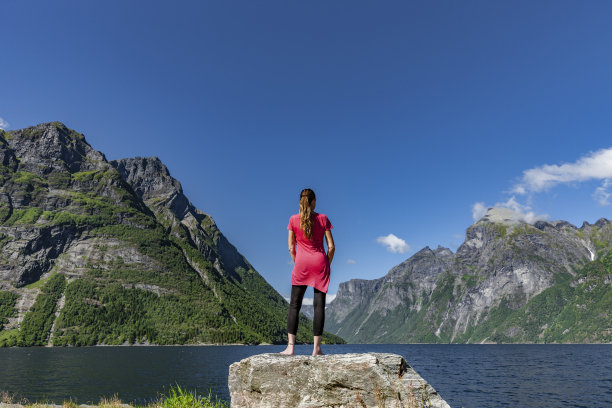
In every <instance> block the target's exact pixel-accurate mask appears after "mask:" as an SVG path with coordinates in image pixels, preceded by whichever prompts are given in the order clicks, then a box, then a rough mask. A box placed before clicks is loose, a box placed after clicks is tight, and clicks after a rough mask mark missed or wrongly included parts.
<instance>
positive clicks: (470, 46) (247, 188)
mask: <svg viewBox="0 0 612 408" xmlns="http://www.w3.org/2000/svg"><path fill="white" fill-rule="evenodd" d="M611 15H612V3H610V2H607V1H589V2H577V1H537V2H533V1H512V2H510V1H507V2H501V1H495V2H491V1H462V2H457V1H428V2H416V1H398V2H394V1H388V2H387V1H383V2H373V1H370V2H364V1H310V2H304V1H257V2H254V1H172V2H170V1H167V2H160V1H150V0H149V1H136V0H134V1H112V0H105V1H80V0H74V1H49V0H44V1H28V0H6V1H3V2H2V3H0V16H1V18H2V24H0V45H1V46H0V60H1V61H2V62H1V63H0V118H1V120H0V127H3V128H6V129H19V128H23V127H26V126H32V125H35V124H38V123H41V122H48V121H55V120H58V121H61V122H63V123H65V124H66V125H67V126H68V127H70V128H73V129H75V130H77V131H79V132H82V133H84V134H85V136H86V138H87V140H88V141H89V143H90V144H91V145H92V146H93V147H94V148H95V149H98V150H100V151H102V152H104V153H105V154H106V157H107V158H108V159H118V158H123V157H133V156H158V157H159V158H160V159H161V160H162V161H163V162H164V163H165V164H166V165H167V166H168V168H169V169H170V172H171V174H172V175H173V176H174V177H176V178H177V179H179V180H180V181H181V183H182V185H183V189H184V191H185V193H186V194H187V196H188V197H189V198H190V199H191V201H192V202H193V203H194V204H195V205H196V206H197V207H199V208H200V209H202V210H204V211H206V212H208V213H210V214H211V215H212V216H213V218H214V219H215V220H216V222H217V224H218V225H219V227H220V228H221V230H222V231H223V232H224V233H225V235H226V236H227V237H228V238H229V239H230V241H231V242H232V243H234V244H235V245H236V246H237V247H238V249H239V250H240V251H241V252H242V253H243V254H244V255H245V256H246V257H247V258H248V259H249V261H250V262H251V263H252V264H253V265H254V266H255V268H256V269H257V270H258V271H259V272H260V273H261V274H262V275H263V276H264V277H265V278H266V280H268V282H270V283H271V284H272V285H273V286H274V287H275V288H276V289H277V290H278V291H279V292H281V293H284V294H287V293H289V291H290V274H291V266H290V265H289V264H288V261H289V259H290V258H289V254H288V252H287V249H286V248H287V243H286V240H287V231H286V225H287V222H288V219H289V216H290V215H291V214H293V213H295V212H297V210H298V194H299V192H300V190H301V189H302V188H304V187H311V188H313V189H314V190H315V191H316V193H317V196H318V200H317V205H318V208H317V210H318V211H320V212H322V213H325V214H327V215H328V217H329V218H330V220H331V221H332V223H333V224H334V227H335V228H334V230H333V232H334V237H335V240H336V247H337V249H336V258H335V260H334V263H333V265H332V279H331V283H330V290H329V293H330V294H334V293H335V292H336V290H337V286H338V284H339V283H340V282H343V281H347V280H349V279H352V278H365V279H372V278H377V277H380V276H383V275H384V274H385V273H386V272H387V271H388V270H389V269H390V268H391V267H393V266H394V265H396V264H398V263H400V262H402V261H403V260H405V259H406V258H408V257H409V256H411V255H412V254H414V252H416V251H418V250H419V249H421V248H422V247H424V246H426V245H429V246H430V247H436V246H437V245H438V244H440V245H443V246H447V247H450V248H451V249H453V250H455V249H456V248H457V246H458V245H459V244H461V242H463V238H464V233H465V229H466V228H467V227H468V226H469V225H470V224H471V223H472V222H474V217H476V218H477V217H478V216H479V215H480V214H481V213H482V209H483V208H486V207H489V206H493V205H506V206H510V207H512V208H514V209H515V210H516V211H517V214H518V216H521V217H524V218H525V219H528V220H533V219H537V218H545V219H550V220H555V219H564V220H567V221H570V222H572V223H573V224H576V225H578V226H580V225H581V224H582V222H583V221H585V220H586V221H588V222H591V223H592V222H595V221H596V220H597V219H598V218H601V217H606V218H610V206H609V205H608V204H607V202H608V196H607V194H609V193H608V187H610V191H612V185H610V184H611V183H610V182H609V181H608V180H612V168H610V167H611V165H610V163H611V162H612V155H611V154H610V149H611V148H612V138H611V137H610V136H611V130H612V121H611V120H610V118H612V115H611V114H612V98H610V95H612V81H611V78H612V76H611V73H612V47H611V46H610V44H612V25H611V24H610V17H611ZM389 234H393V235H394V236H396V237H398V238H399V240H396V239H389ZM381 237H387V239H386V240H383V239H380V238H381ZM400 240H403V242H405V245H404V244H403V243H402V241H400ZM385 242H387V243H388V244H393V245H394V246H392V247H391V246H389V245H385V244H384V243H385ZM390 249H395V250H396V252H391V251H390ZM401 251H403V252H401Z"/></svg>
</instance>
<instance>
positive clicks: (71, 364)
mask: <svg viewBox="0 0 612 408" xmlns="http://www.w3.org/2000/svg"><path fill="white" fill-rule="evenodd" d="M282 349H283V347H282V346H168V347H155V346H150V347H148V346H134V347H81V348H5V349H0V391H8V392H9V393H11V394H14V393H16V394H17V395H18V396H19V397H25V398H27V399H29V400H30V401H49V402H62V401H64V400H68V399H70V398H72V400H73V401H75V400H76V401H78V402H79V403H87V402H94V403H95V402H98V401H99V399H100V397H102V396H107V397H109V396H112V395H114V394H117V395H118V396H119V398H120V399H121V400H123V401H124V402H131V403H144V402H147V401H150V400H153V399H155V398H157V397H158V396H159V393H163V392H164V391H167V390H168V389H169V387H170V386H172V385H175V384H179V385H180V386H181V387H183V388H187V389H189V390H197V391H198V392H199V393H201V394H206V395H208V392H209V390H210V391H211V392H212V395H213V396H214V395H216V396H218V397H219V398H220V399H224V400H228V401H229V391H228V389H227V375H228V369H229V365H230V364H231V363H233V362H235V361H238V360H240V359H243V358H246V357H248V356H251V355H253V354H259V353H274V352H279V351H281V350H282ZM310 351H311V346H306V345H303V346H302V345H300V346H298V347H297V354H308V353H310ZM324 351H325V352H327V353H328V354H332V353H365V352H381V353H396V354H401V355H402V356H404V358H406V360H407V361H408V363H409V364H410V365H412V367H413V368H414V369H415V370H416V371H417V372H418V373H419V374H420V375H421V376H422V377H423V378H425V379H426V380H427V381H428V382H429V383H430V384H431V385H432V386H433V387H434V388H435V389H436V390H437V391H438V392H439V393H440V395H441V396H442V397H443V398H444V399H445V400H446V401H447V402H448V403H449V404H450V405H451V406H452V407H454V408H457V407H474V408H484V407H492V408H493V407H525V408H531V407H533V408H535V407H538V408H544V407H559V408H561V407H563V408H567V407H612V345H610V344H604V345H597V344H593V345H433V344H408V345H407V344H397V345H390V344H376V345H371V344H367V345H355V344H349V345H333V346H332V345H329V346H325V348H324Z"/></svg>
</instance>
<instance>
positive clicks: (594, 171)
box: [512, 147, 612, 201]
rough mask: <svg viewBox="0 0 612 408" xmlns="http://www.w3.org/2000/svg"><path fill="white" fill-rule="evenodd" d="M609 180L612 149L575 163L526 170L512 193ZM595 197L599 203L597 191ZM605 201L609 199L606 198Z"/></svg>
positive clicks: (602, 150) (547, 165)
mask: <svg viewBox="0 0 612 408" xmlns="http://www.w3.org/2000/svg"><path fill="white" fill-rule="evenodd" d="M608 179H612V147H611V148H608V149H601V150H598V151H596V152H594V153H590V154H588V155H586V156H584V157H581V158H580V159H578V160H577V161H576V162H574V163H565V164H561V165H556V164H545V165H543V166H540V167H534V168H533V169H528V170H525V171H524V172H523V177H522V179H521V181H520V182H519V183H518V184H516V185H515V186H514V188H513V189H512V192H513V193H516V194H527V193H531V192H534V193H537V192H540V191H546V190H548V189H550V188H551V187H554V186H556V185H558V184H567V183H574V182H583V181H588V180H608ZM606 187H607V186H606ZM606 187H604V191H605V188H606ZM598 190H599V189H598ZM595 196H596V197H595V198H596V199H597V200H598V201H599V197H600V195H598V194H597V191H596V192H595ZM604 197H605V196H604ZM604 201H607V199H606V198H604Z"/></svg>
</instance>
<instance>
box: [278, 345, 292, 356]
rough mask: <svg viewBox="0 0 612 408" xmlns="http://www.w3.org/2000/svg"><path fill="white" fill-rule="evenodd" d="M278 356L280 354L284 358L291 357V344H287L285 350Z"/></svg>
mask: <svg viewBox="0 0 612 408" xmlns="http://www.w3.org/2000/svg"><path fill="white" fill-rule="evenodd" d="M278 354H282V355H284V356H292V355H293V344H289V345H288V346H287V348H286V349H285V350H283V351H281V352H280V353H278Z"/></svg>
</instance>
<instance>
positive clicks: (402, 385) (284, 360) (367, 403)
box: [229, 353, 450, 408]
mask: <svg viewBox="0 0 612 408" xmlns="http://www.w3.org/2000/svg"><path fill="white" fill-rule="evenodd" d="M229 390H230V395H231V406H232V407H235V408H238V407H240V408H264V407H265V408H285V407H286V408H307V407H308V408H314V407H335V408H343V407H347V408H348V407H357V408H361V407H377V408H378V407H380V408H382V407H394V408H395V407H398V408H399V407H404V408H417V407H435V408H450V407H449V405H448V404H447V403H446V401H444V400H443V399H442V397H440V395H438V393H437V392H436V390H434V389H433V387H432V386H431V385H429V384H428V383H427V381H425V380H424V379H423V378H422V377H421V376H420V375H419V374H417V372H416V371H414V370H413V369H412V367H410V366H409V365H408V364H407V363H406V360H404V358H403V357H402V356H400V355H397V354H389V353H366V354H330V355H325V356H316V357H311V356H284V355H281V354H258V355H255V356H251V357H249V358H245V359H244V360H241V361H239V362H236V363H234V364H232V365H231V366H230V369H229Z"/></svg>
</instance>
